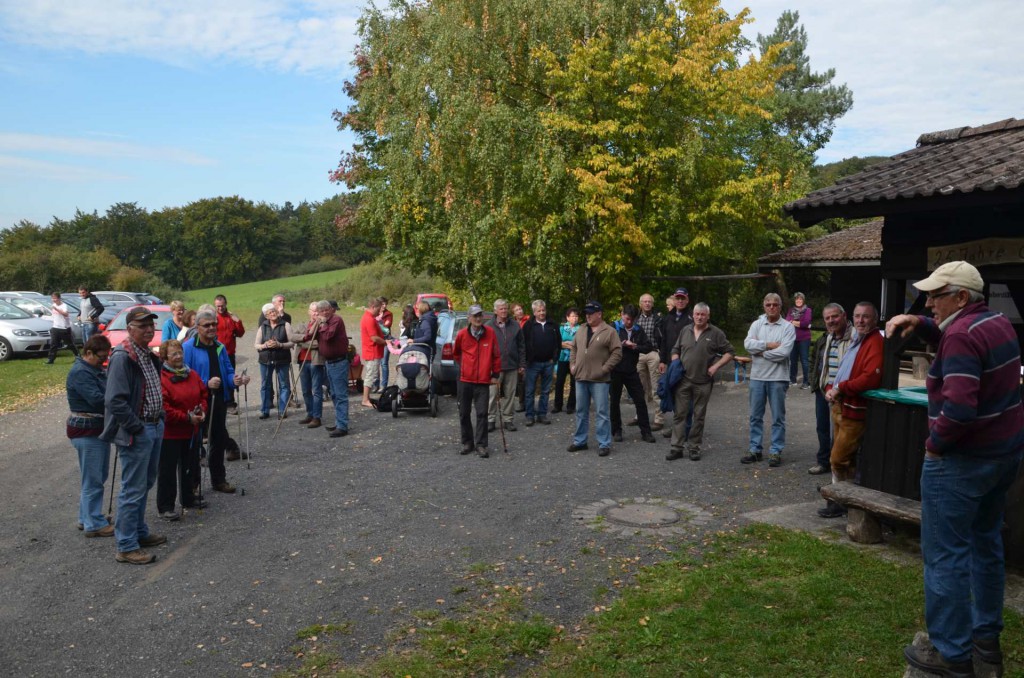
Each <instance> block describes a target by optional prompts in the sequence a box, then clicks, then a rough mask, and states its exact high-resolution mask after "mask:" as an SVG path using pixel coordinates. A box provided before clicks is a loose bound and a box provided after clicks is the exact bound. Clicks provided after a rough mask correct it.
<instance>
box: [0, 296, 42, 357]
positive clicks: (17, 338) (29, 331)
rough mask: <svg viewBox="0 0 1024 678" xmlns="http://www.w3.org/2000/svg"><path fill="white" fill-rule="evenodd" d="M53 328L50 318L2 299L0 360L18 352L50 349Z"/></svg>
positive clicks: (0, 310) (35, 352) (0, 312)
mask: <svg viewBox="0 0 1024 678" xmlns="http://www.w3.org/2000/svg"><path fill="white" fill-rule="evenodd" d="M52 328H53V323H51V322H50V321H49V320H48V319H46V318H39V317H36V316H34V315H32V314H31V313H29V312H28V311H25V310H23V309H20V308H18V307H17V306H15V305H14V304H9V303H7V302H6V301H0V362H2V361H4V360H10V359H11V358H12V357H13V356H14V355H15V354H17V353H31V354H41V353H46V352H47V351H49V350H50V330H51V329H52Z"/></svg>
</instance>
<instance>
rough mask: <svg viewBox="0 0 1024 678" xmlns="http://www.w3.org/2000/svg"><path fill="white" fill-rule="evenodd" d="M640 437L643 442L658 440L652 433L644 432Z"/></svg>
mask: <svg viewBox="0 0 1024 678" xmlns="http://www.w3.org/2000/svg"><path fill="white" fill-rule="evenodd" d="M640 438H641V440H643V441H644V442H645V443H656V442H658V439H657V438H655V437H654V435H652V434H650V433H644V434H643V435H641V436H640Z"/></svg>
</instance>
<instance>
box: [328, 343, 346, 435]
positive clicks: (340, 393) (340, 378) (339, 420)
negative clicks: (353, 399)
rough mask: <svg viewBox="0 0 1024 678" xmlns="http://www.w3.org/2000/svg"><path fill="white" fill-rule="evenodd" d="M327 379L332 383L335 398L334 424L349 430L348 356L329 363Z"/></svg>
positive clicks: (341, 428)
mask: <svg viewBox="0 0 1024 678" xmlns="http://www.w3.org/2000/svg"><path fill="white" fill-rule="evenodd" d="M327 381H329V382H330V384H331V394H332V396H331V397H332V398H334V425H335V426H337V427H338V429H339V430H341V431H347V430H348V358H343V359H341V360H339V361H337V362H333V363H330V362H329V363H327Z"/></svg>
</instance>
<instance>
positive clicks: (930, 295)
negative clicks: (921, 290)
mask: <svg viewBox="0 0 1024 678" xmlns="http://www.w3.org/2000/svg"><path fill="white" fill-rule="evenodd" d="M956 293H957V290H946V291H945V292H939V293H938V294H935V293H931V294H929V295H928V298H929V299H933V300H934V299H941V298H942V297H948V296H949V295H951V294H956Z"/></svg>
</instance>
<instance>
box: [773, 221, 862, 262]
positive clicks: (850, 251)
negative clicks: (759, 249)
mask: <svg viewBox="0 0 1024 678" xmlns="http://www.w3.org/2000/svg"><path fill="white" fill-rule="evenodd" d="M881 259H882V220H881V219H878V220H877V221H869V222H868V223H866V224H861V225H860V226H852V227H850V228H847V229H843V230H842V231H836V232H835V233H829V234H828V235H826V236H822V237H820V238H815V239H814V240H808V241H807V242H802V243H800V244H799V245H793V246H792V247H787V248H786V249H784V250H780V251H778V252H772V253H771V254H766V255H765V256H763V257H761V258H760V259H758V260H757V263H758V265H759V266H762V267H766V266H783V267H785V266H795V265H804V266H807V265H815V264H818V265H821V264H824V263H830V264H831V263H845V264H848V265H853V264H858V263H862V264H864V265H870V264H872V263H878V262H880V261H881Z"/></svg>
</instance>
